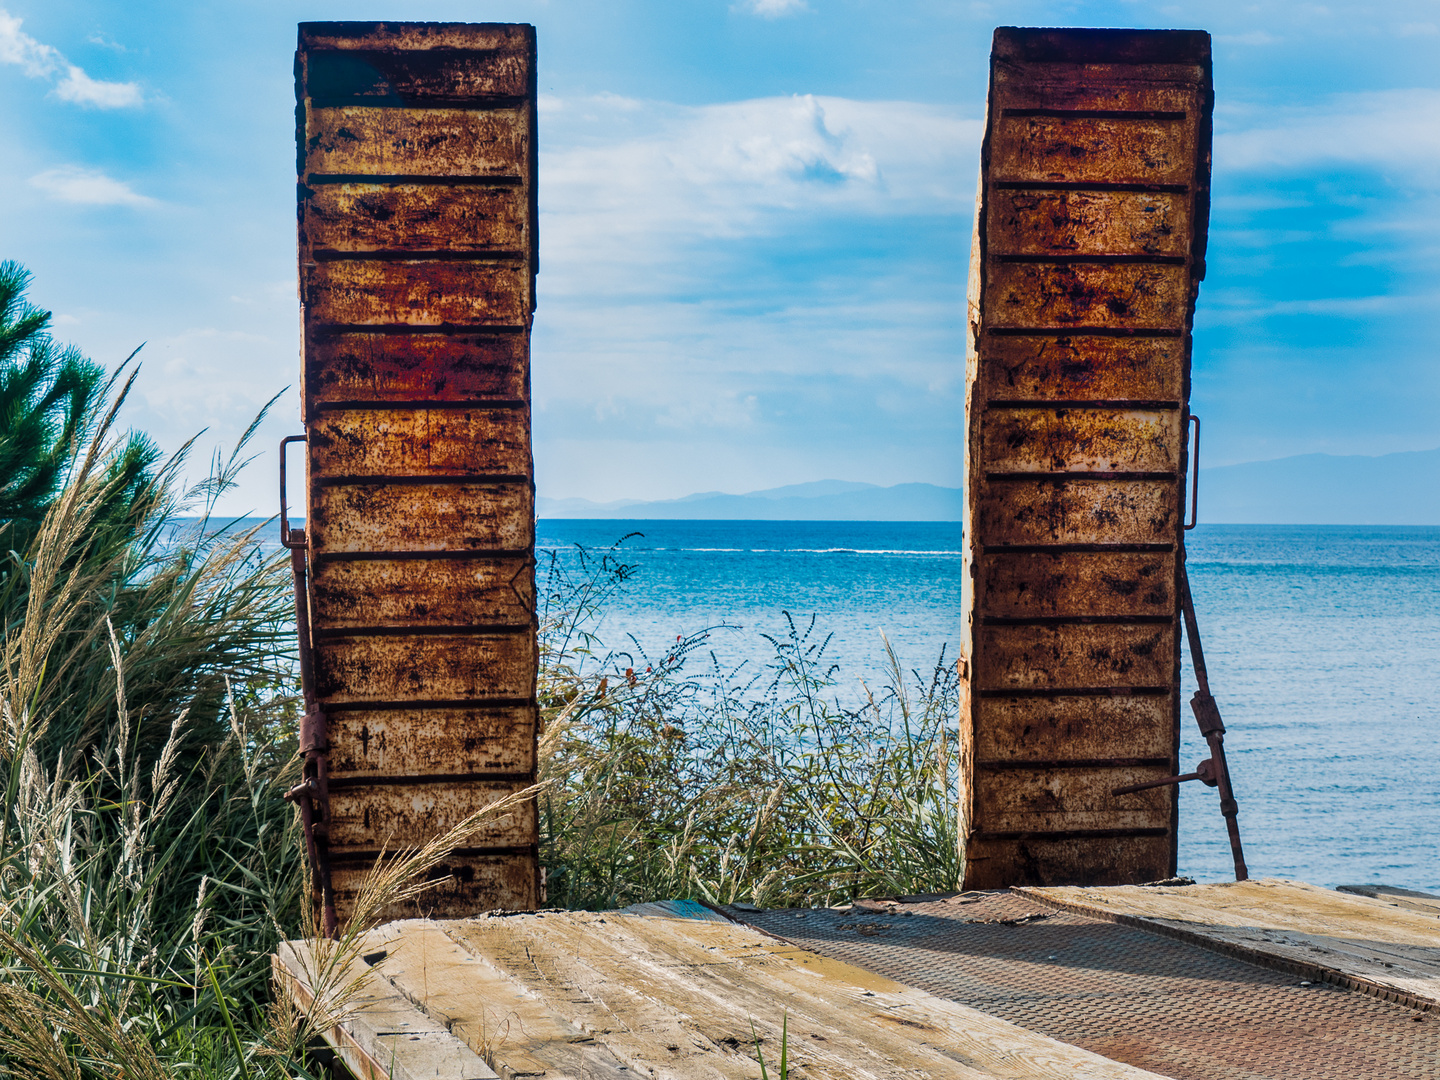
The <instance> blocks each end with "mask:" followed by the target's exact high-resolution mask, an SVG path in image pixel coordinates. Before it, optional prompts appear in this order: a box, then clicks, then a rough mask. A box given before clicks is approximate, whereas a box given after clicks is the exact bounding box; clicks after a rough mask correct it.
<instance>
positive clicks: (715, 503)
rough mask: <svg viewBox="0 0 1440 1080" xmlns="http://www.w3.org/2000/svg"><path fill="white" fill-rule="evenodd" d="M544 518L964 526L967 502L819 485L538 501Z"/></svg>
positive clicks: (925, 487)
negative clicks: (644, 498)
mask: <svg viewBox="0 0 1440 1080" xmlns="http://www.w3.org/2000/svg"><path fill="white" fill-rule="evenodd" d="M536 503H537V505H536V513H537V514H538V515H539V516H540V517H542V518H639V519H643V520H654V519H656V518H666V519H677V518H681V519H690V520H716V519H725V520H746V521H959V520H960V519H961V517H962V515H963V513H964V509H965V501H964V496H963V495H962V494H961V491H960V489H959V488H947V487H937V486H936V485H934V484H896V485H895V486H894V487H880V486H878V485H876V484H857V483H852V482H851V481H848V480H817V481H815V482H813V483H809V484H790V485H788V486H786V487H778V488H769V489H767V490H765V491H750V492H746V493H745V494H744V495H727V494H725V493H724V492H723V491H705V492H701V493H700V494H698V495H686V496H685V497H684V498H683V499H664V500H661V501H660V502H640V501H638V500H635V499H622V500H620V501H619V502H609V503H594V502H590V501H589V500H588V499H546V498H541V499H537V500H536Z"/></svg>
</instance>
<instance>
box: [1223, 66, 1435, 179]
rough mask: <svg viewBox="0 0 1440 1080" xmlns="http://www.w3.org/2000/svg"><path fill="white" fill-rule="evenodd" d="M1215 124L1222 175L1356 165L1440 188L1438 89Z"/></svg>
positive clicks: (1234, 116) (1347, 98) (1234, 112)
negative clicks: (1220, 127) (1235, 171)
mask: <svg viewBox="0 0 1440 1080" xmlns="http://www.w3.org/2000/svg"><path fill="white" fill-rule="evenodd" d="M1217 121H1219V123H1220V124H1221V125H1223V128H1224V130H1222V131H1221V133H1219V134H1217V135H1216V138H1215V165H1216V169H1217V171H1219V170H1222V169H1240V170H1246V171H1281V172H1283V171H1288V170H1294V169H1302V168H1313V167H1322V166H1333V165H1350V166H1356V167H1360V168H1365V169H1376V170H1382V171H1385V170H1398V171H1400V172H1403V173H1404V174H1405V175H1406V176H1407V177H1409V178H1410V179H1412V180H1414V181H1417V182H1419V183H1421V184H1422V185H1424V186H1426V187H1434V186H1440V90H1431V89H1416V90H1382V91H1373V92H1369V93H1360V94H1337V95H1335V96H1333V97H1331V98H1330V99H1328V100H1326V101H1322V102H1319V103H1317V104H1315V105H1311V106H1306V107H1302V108H1282V109H1264V110H1261V109H1259V108H1254V109H1245V110H1241V109H1231V110H1222V111H1220V112H1219V113H1218V114H1217ZM1256 121H1258V122H1256Z"/></svg>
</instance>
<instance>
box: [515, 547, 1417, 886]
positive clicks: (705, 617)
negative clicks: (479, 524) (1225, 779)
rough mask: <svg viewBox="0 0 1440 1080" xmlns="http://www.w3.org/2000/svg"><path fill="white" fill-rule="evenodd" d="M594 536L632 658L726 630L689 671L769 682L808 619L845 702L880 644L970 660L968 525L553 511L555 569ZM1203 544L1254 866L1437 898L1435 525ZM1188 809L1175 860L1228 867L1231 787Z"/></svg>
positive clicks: (1204, 616)
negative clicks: (1226, 795)
mask: <svg viewBox="0 0 1440 1080" xmlns="http://www.w3.org/2000/svg"><path fill="white" fill-rule="evenodd" d="M577 545H578V547H577ZM581 548H583V549H584V550H585V551H587V552H588V553H589V557H590V558H592V559H593V558H596V557H598V556H602V555H609V557H610V558H611V559H612V560H616V561H618V562H620V563H622V564H623V565H625V566H627V567H629V568H631V570H632V572H631V573H629V575H628V576H627V578H626V580H625V582H624V583H623V584H622V585H621V586H620V587H619V588H618V589H617V591H616V592H615V593H614V594H613V595H611V596H610V597H609V598H608V600H607V601H606V603H605V604H604V606H603V611H602V613H601V617H600V620H599V622H598V624H597V625H596V627H595V630H596V632H597V635H598V636H599V638H600V639H601V640H602V641H603V642H604V643H605V644H606V645H607V646H608V647H609V648H611V649H628V650H630V651H631V652H632V654H633V655H635V656H636V657H637V661H638V660H639V659H641V658H644V657H651V658H654V657H661V656H664V655H666V653H667V650H668V649H670V648H671V647H672V643H674V642H675V641H676V639H677V637H679V638H684V637H688V636H689V635H693V634H698V633H703V632H706V631H709V633H708V635H707V636H706V640H705V644H704V648H703V650H702V651H703V652H704V653H705V654H706V655H704V656H695V655H692V657H691V658H690V661H689V662H691V663H696V662H699V661H702V660H703V661H705V662H707V663H708V662H709V660H710V658H709V655H708V654H709V653H711V652H713V653H714V662H715V663H719V664H721V665H722V666H723V667H726V668H729V669H732V670H738V671H740V672H744V671H750V672H756V673H758V672H760V671H761V670H762V669H763V666H764V664H765V663H766V662H767V661H768V660H770V659H771V658H772V657H773V655H774V645H773V642H772V640H771V639H777V638H778V639H780V640H786V639H788V637H789V635H790V634H791V633H792V629H791V628H792V627H794V628H795V629H794V631H793V632H794V633H797V634H808V635H809V636H808V638H807V639H806V640H807V645H819V644H820V643H822V642H823V643H824V651H823V656H824V658H825V660H826V661H827V662H828V663H830V664H834V665H836V668H837V672H836V676H835V677H836V680H837V682H836V686H835V689H834V691H833V692H834V693H835V694H837V695H838V696H841V697H844V696H845V695H855V696H858V694H859V693H860V692H862V686H863V685H870V686H873V687H883V686H884V685H886V683H887V681H888V679H889V676H888V672H887V665H886V663H885V651H884V641H885V640H888V641H889V643H890V645H891V646H892V647H893V649H894V650H895V653H896V654H897V655H898V657H899V658H900V660H901V662H902V664H903V665H904V666H905V667H906V668H907V669H913V670H915V671H917V672H921V673H925V672H928V671H929V670H931V669H932V668H933V667H934V665H935V664H936V663H937V661H939V659H940V658H941V657H942V655H943V656H944V657H945V658H946V659H947V660H953V658H954V654H955V644H956V642H957V641H958V638H959V632H960V625H961V622H960V610H961V608H960V588H961V581H960V573H961V532H960V526H959V525H958V524H956V523H946V522H808V521H807V522H784V521H616V520H604V521H583V520H558V519H557V520H542V521H540V523H539V528H538V538H537V556H538V558H539V559H540V561H541V568H542V573H543V572H544V567H545V566H546V565H548V560H550V559H552V558H553V559H555V560H559V561H560V564H561V565H562V566H568V567H570V568H571V569H573V568H574V567H575V565H576V560H577V559H578V557H579V555H578V553H579V550H580V549H581ZM1188 549H1189V559H1188V565H1189V568H1190V578H1191V585H1192V589H1193V592H1194V595H1195V606H1196V612H1197V617H1198V619H1199V623H1200V629H1201V634H1202V638H1203V641H1204V645H1205V657H1206V661H1207V663H1208V667H1209V672H1210V684H1211V690H1212V692H1213V693H1214V695H1215V698H1216V700H1217V702H1218V703H1219V706H1220V709H1221V712H1222V714H1223V716H1224V719H1225V724H1226V728H1227V734H1226V740H1225V741H1226V749H1227V751H1228V758H1229V762H1230V770H1231V775H1232V778H1233V781H1234V785H1235V792H1236V797H1237V800H1238V802H1239V804H1240V828H1241V833H1242V836H1243V839H1244V843H1245V853H1246V857H1247V861H1248V863H1249V867H1250V873H1251V876H1252V877H1263V876H1279V877H1288V878H1299V879H1301V880H1304V881H1309V882H1312V883H1314V884H1317V885H1324V886H1334V885H1340V884H1362V883H1385V884H1391V885H1401V886H1406V887H1410V888H1419V889H1440V846H1437V827H1440V770H1437V768H1436V765H1437V761H1436V759H1437V756H1440V746H1437V735H1440V709H1437V706H1436V694H1437V691H1440V528H1424V527H1368V526H1354V527H1348V526H1270V525H1204V524H1202V525H1201V526H1199V527H1198V528H1197V529H1196V530H1195V531H1194V532H1192V533H1190V534H1188ZM882 634H883V635H884V638H883V639H882ZM1183 667H1184V670H1185V675H1186V686H1185V689H1184V696H1185V699H1186V700H1187V701H1188V698H1189V695H1190V694H1191V693H1193V692H1194V685H1193V676H1192V674H1191V672H1190V670H1189V664H1188V652H1187V653H1185V661H1184V665H1183ZM1182 730H1183V731H1184V740H1183V748H1182V763H1183V764H1185V765H1186V767H1188V768H1193V766H1194V764H1195V763H1196V762H1198V761H1199V760H1200V759H1201V758H1203V757H1205V756H1207V752H1208V751H1207V749H1206V747H1205V744H1204V741H1203V740H1202V739H1201V738H1200V735H1199V731H1198V729H1197V728H1196V727H1195V725H1194V723H1193V722H1192V721H1191V719H1190V717H1189V715H1188V710H1187V715H1186V716H1185V718H1184V721H1183V725H1182ZM1180 813H1181V818H1180V820H1181V826H1180V872H1181V873H1182V874H1184V875H1186V876H1189V877H1193V878H1196V879H1197V880H1201V881H1223V880H1227V879H1228V878H1230V877H1231V876H1232V873H1233V870H1232V864H1231V860H1230V849H1229V845H1228V842H1227V840H1226V836H1225V829H1224V822H1223V819H1222V818H1221V816H1220V811H1219V805H1218V799H1217V796H1216V793H1215V791H1214V789H1212V788H1206V787H1204V786H1202V785H1200V784H1198V783H1190V784H1185V785H1182V787H1181V811H1180Z"/></svg>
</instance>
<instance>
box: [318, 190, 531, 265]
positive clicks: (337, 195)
mask: <svg viewBox="0 0 1440 1080" xmlns="http://www.w3.org/2000/svg"><path fill="white" fill-rule="evenodd" d="M528 211H529V201H528V198H527V196H526V194H525V191H524V190H523V189H522V188H519V187H484V186H473V185H466V186H462V187H453V186H447V185H437V184H403V183H402V184H363V183H361V184H344V185H341V184H322V185H320V186H318V187H314V188H310V189H308V190H307V191H305V192H302V198H301V202H300V229H301V243H308V244H309V245H310V246H311V247H313V248H316V249H322V250H326V251H345V252H373V251H459V252H493V251H528V250H529V247H530V240H529V235H528V227H527V218H528Z"/></svg>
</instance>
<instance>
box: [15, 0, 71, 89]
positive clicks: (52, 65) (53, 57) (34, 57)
mask: <svg viewBox="0 0 1440 1080" xmlns="http://www.w3.org/2000/svg"><path fill="white" fill-rule="evenodd" d="M20 23H21V20H20V19H17V18H15V16H13V15H11V14H10V13H9V12H8V11H6V10H5V9H4V8H0V64H19V65H20V66H21V67H23V68H24V69H25V74H26V75H29V76H30V77H31V78H32V79H43V78H45V77H47V76H49V75H53V74H54V73H55V72H56V71H57V70H59V68H60V65H61V63H62V62H63V61H64V57H62V56H61V55H60V52H59V50H58V49H55V48H53V47H51V46H49V45H42V44H41V43H40V42H38V41H36V40H35V39H34V38H32V37H31V36H30V35H29V34H27V33H25V32H24V31H23V30H21V29H20Z"/></svg>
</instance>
